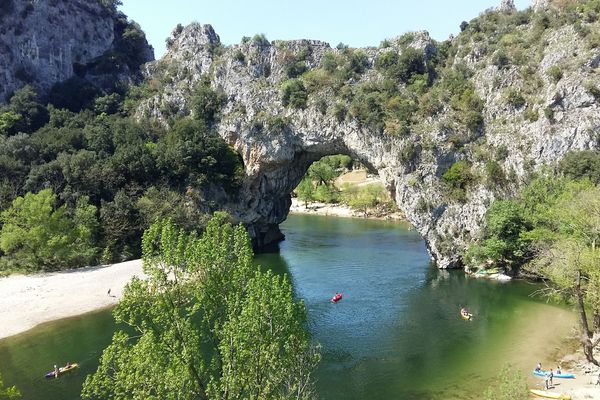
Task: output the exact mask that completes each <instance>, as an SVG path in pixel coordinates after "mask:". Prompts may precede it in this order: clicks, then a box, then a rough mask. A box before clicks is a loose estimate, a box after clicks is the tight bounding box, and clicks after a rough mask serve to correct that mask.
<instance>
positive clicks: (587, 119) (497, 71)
mask: <svg viewBox="0 0 600 400" xmlns="http://www.w3.org/2000/svg"><path fill="white" fill-rule="evenodd" d="M535 5H536V7H539V8H543V6H542V5H541V2H539V1H536V2H535ZM542 11H543V10H541V11H539V12H542ZM494 12H495V11H493V10H492V11H488V13H492V14H490V15H487V16H485V15H484V16H483V17H482V18H483V19H481V20H480V21H474V22H473V23H472V24H473V26H475V24H476V23H477V24H482V23H483V22H485V21H489V20H491V21H494V18H500V17H497V16H496V15H493V13H494ZM501 12H502V13H503V15H504V17H502V18H513V19H514V20H515V21H517V22H515V28H514V31H512V32H510V33H502V32H501V30H502V29H503V28H502V27H501V26H499V27H497V30H498V31H491V32H488V33H487V35H489V38H487V39H486V40H487V42H485V40H483V39H482V37H481V35H480V33H478V32H477V30H476V29H475V28H473V29H472V32H473V34H472V35H471V36H465V35H466V34H465V35H462V36H461V35H459V36H458V37H457V38H455V39H453V42H451V43H448V42H447V43H436V42H435V41H433V40H431V39H430V38H429V35H428V34H427V33H426V32H417V33H414V34H411V35H410V36H409V37H408V38H407V37H406V36H403V37H401V38H398V39H394V40H390V41H387V42H386V44H385V46H380V47H379V48H365V49H362V50H360V51H361V57H363V59H364V71H362V73H361V74H360V75H359V76H358V77H351V78H349V80H348V81H347V82H344V85H343V87H342V91H343V90H347V88H350V89H349V90H353V88H355V87H357V85H361V84H376V83H378V82H382V81H383V80H384V77H383V76H382V72H381V71H380V70H378V69H377V68H375V63H376V60H377V59H378V58H379V57H381V56H382V55H383V54H385V53H388V52H396V53H398V54H401V53H402V52H404V51H407V50H406V49H407V48H408V47H410V48H412V49H416V50H418V52H420V53H422V55H423V59H424V60H425V63H432V62H434V60H435V57H436V56H437V54H438V53H439V52H440V51H442V48H444V47H446V48H448V46H450V47H451V48H454V49H455V51H456V54H455V55H454V57H453V58H452V60H453V61H452V62H453V63H454V65H455V66H458V65H465V66H467V67H468V68H469V70H470V71H472V75H471V76H470V78H469V81H470V82H471V84H472V85H473V86H474V88H475V91H476V94H477V95H478V96H479V98H480V99H481V101H482V111H481V118H482V120H481V124H480V125H478V127H477V128H476V129H473V130H472V131H470V132H467V131H466V130H464V129H461V128H460V127H458V126H457V125H456V124H454V122H452V121H453V120H452V118H453V117H452V115H453V113H455V112H456V111H453V110H452V107H453V106H451V105H449V104H441V105H440V107H441V109H440V110H439V111H436V112H435V113H434V114H433V115H432V116H431V117H428V118H422V119H419V120H418V121H416V122H413V125H412V126H411V129H410V134H409V135H392V134H388V133H386V132H385V130H383V131H381V130H376V129H372V128H371V127H369V126H368V125H367V124H365V123H362V122H361V121H360V120H358V118H355V117H354V116H353V115H348V114H345V116H344V115H341V114H340V113H339V112H338V111H339V109H338V106H339V105H340V104H341V106H342V107H343V106H344V105H347V104H344V95H343V93H342V94H340V93H338V92H336V90H335V89H333V88H331V87H329V86H327V85H324V86H323V87H319V88H317V89H314V90H313V91H312V92H311V93H310V95H309V96H308V101H307V104H306V106H305V107H298V108H295V109H294V108H290V107H289V106H288V107H286V106H285V105H284V103H285V102H284V101H283V100H282V94H281V93H282V84H284V83H285V81H287V80H288V79H289V78H290V76H291V75H290V65H292V64H293V61H294V60H301V61H302V63H301V66H302V71H301V73H303V74H306V71H308V72H312V71H316V70H317V69H318V68H322V63H323V58H324V54H325V53H327V52H329V53H330V54H334V55H340V54H341V53H343V52H345V51H347V49H343V48H340V49H332V48H331V47H330V46H329V45H328V44H327V43H323V42H319V41H313V40H296V41H286V42H284V41H274V42H269V41H266V40H265V39H264V38H261V37H255V38H254V39H248V38H247V39H244V40H243V41H242V43H240V44H238V45H233V46H230V47H223V46H222V45H221V44H220V42H219V37H218V35H217V34H216V33H215V32H214V31H213V29H212V27H210V26H209V25H199V24H192V25H190V26H187V27H185V28H181V27H180V28H179V29H177V30H175V31H174V33H173V36H172V37H171V38H170V39H169V44H170V48H169V51H168V53H167V55H166V56H165V57H164V59H162V60H160V61H157V62H155V63H152V64H149V65H148V66H147V69H146V73H147V75H148V77H149V78H151V79H159V80H161V81H162V82H166V83H165V84H164V87H163V88H162V89H161V90H160V91H159V93H158V94H156V95H154V96H152V97H150V98H149V99H148V100H146V101H145V102H143V103H142V104H141V106H140V107H139V109H138V117H139V118H146V117H151V118H155V119H158V120H159V121H162V122H163V123H165V124H166V123H167V120H168V111H165V110H177V112H178V113H179V114H180V115H187V114H189V113H190V111H189V110H190V107H189V98H190V94H191V92H192V88H194V87H195V86H196V85H197V83H198V82H199V81H200V79H201V77H202V76H208V77H209V78H210V80H211V85H212V87H213V88H219V90H223V91H224V92H225V94H226V96H227V104H226V106H225V108H224V109H223V111H222V118H221V120H220V122H219V123H218V125H217V129H218V131H219V133H220V135H221V136H222V137H223V138H224V139H225V140H226V141H227V142H228V143H230V144H231V145H232V146H233V147H234V148H235V149H236V150H237V151H238V152H239V154H241V156H242V158H243V160H244V163H245V170H246V181H245V184H244V188H243V190H242V194H241V196H240V198H239V199H238V200H237V201H234V200H232V201H231V202H230V203H229V204H227V206H226V207H227V208H229V209H230V211H232V213H233V214H234V215H235V216H236V217H237V218H238V219H239V220H240V221H242V222H244V223H245V224H246V225H247V226H248V227H249V230H250V232H251V234H252V236H253V237H254V238H255V239H256V241H257V243H258V244H259V245H264V244H267V243H268V242H271V241H274V240H278V239H279V237H280V236H279V233H278V232H279V231H278V229H277V225H278V224H279V223H280V222H282V221H283V220H284V219H285V218H286V216H287V212H288V209H289V206H290V193H291V192H292V190H293V189H294V187H295V186H296V185H297V184H298V182H299V181H300V179H301V178H302V176H303V175H304V173H305V172H306V170H307V168H308V167H309V165H310V164H311V163H312V162H314V161H315V160H318V159H319V158H321V157H322V156H325V155H329V154H337V153H344V154H348V155H350V156H352V157H355V158H357V159H359V160H361V161H362V162H363V163H365V164H366V165H368V166H369V167H370V168H371V169H373V170H376V171H377V172H378V173H379V174H380V175H381V176H382V178H383V180H384V182H385V183H386V186H387V188H388V189H389V190H390V192H391V193H392V195H393V196H394V198H395V199H396V202H397V204H398V205H399V207H400V208H402V210H403V211H404V213H405V214H406V216H407V218H408V219H409V221H410V222H411V223H412V224H413V225H414V226H415V228H416V229H417V230H418V231H419V232H420V234H421V235H422V236H423V237H424V238H425V240H426V242H427V245H428V248H429V250H430V252H431V255H432V256H433V258H434V259H435V260H436V261H437V263H438V265H439V266H440V267H442V268H445V267H454V266H460V265H461V259H460V254H461V252H462V251H463V250H464V249H465V247H466V246H467V245H468V243H469V242H470V241H471V240H472V239H473V238H474V237H477V236H478V235H479V234H480V233H481V223H482V219H483V216H484V214H485V212H486V210H487V208H488V207H489V205H490V204H491V202H492V201H493V200H494V199H495V198H497V197H503V196H509V195H511V194H514V193H515V192H516V190H517V189H518V187H519V186H520V185H521V184H522V183H524V182H525V181H527V179H528V178H529V177H530V175H531V173H532V172H534V171H539V170H541V169H544V168H547V167H550V168H552V167H553V166H554V165H555V164H556V163H557V161H558V160H560V159H561V157H562V156H563V155H564V154H565V153H567V152H568V151H570V150H577V149H597V148H598V141H599V140H598V132H599V129H600V128H599V127H600V113H599V112H598V111H599V110H598V102H597V93H598V91H597V90H596V89H594V88H596V85H597V84H598V83H599V79H598V73H597V67H598V64H599V63H600V50H598V49H597V47H596V46H589V45H587V44H586V43H585V41H584V40H582V38H581V32H578V29H581V25H579V26H575V25H573V24H563V25H562V26H556V27H545V28H544V29H543V30H542V31H540V32H534V30H535V29H540V28H537V27H536V25H535V24H537V23H538V22H536V21H537V19H536V18H538V17H537V16H536V15H534V14H533V11H532V10H528V11H525V12H521V13H520V14H518V15H517V14H515V10H514V7H513V5H512V1H503V2H502V7H501ZM511 14H514V15H513V16H511ZM520 18H521V19H523V22H519V21H518V20H519V19H520ZM511 21H512V20H511ZM527 21H529V22H527ZM584 24H585V25H586V26H585V29H591V30H593V31H597V30H598V23H597V22H596V21H595V20H592V21H589V23H584ZM468 29H469V28H467V30H468ZM477 29H480V28H477ZM494 29H496V28H494ZM529 35H532V36H531V37H534V36H533V35H538V36H535V40H539V42H536V43H539V44H538V45H537V47H536V48H535V49H533V48H529V49H528V48H526V47H524V45H523V48H520V47H519V46H522V45H521V44H520V43H519V36H523V37H529ZM490 38H493V39H494V41H493V42H492V41H491V39H490ZM503 40H506V41H508V40H512V41H514V42H516V43H517V44H515V45H514V46H513V47H506V46H505V47H498V46H496V48H493V47H492V46H491V45H490V43H502V41H503ZM532 40H533V39H532ZM503 49H504V50H505V49H510V50H511V51H512V50H514V51H515V54H516V55H515V56H512V55H511V57H515V59H516V57H517V56H519V57H521V59H522V60H523V61H520V62H519V63H517V62H512V63H511V62H507V63H504V62H503V58H502V57H503V55H502V54H500V52H501V51H504V50H503ZM528 52H530V53H531V54H528ZM511 54H512V53H511ZM290 59H291V60H292V64H290ZM317 73H320V72H319V71H317V72H316V73H315V75H316V74H317ZM302 76H308V77H309V78H312V75H310V74H309V75H302ZM303 82H304V84H305V85H310V84H311V82H312V81H311V80H310V79H308V78H306V79H304V80H303ZM532 82H533V83H532ZM403 87H404V86H402V84H400V85H399V86H398V90H399V93H402V92H401V90H403V89H402V88H403ZM595 90H596V91H595ZM515 91H516V92H517V94H518V95H517V96H515V93H514V92H515ZM521 93H523V94H524V95H523V96H521ZM340 115H341V116H340ZM457 137H458V139H457ZM457 141H458V142H459V143H457ZM492 154H501V155H500V156H494V155H492ZM459 160H465V161H466V162H467V163H468V164H469V165H471V171H472V174H473V176H474V177H475V178H477V179H475V178H474V179H473V182H471V183H470V184H469V186H468V187H467V188H466V194H465V197H464V198H462V199H460V200H457V199H453V198H452V197H451V196H449V193H448V192H449V188H448V185H446V184H445V183H444V181H443V179H442V175H443V174H444V172H446V171H447V170H448V168H449V167H450V166H451V165H453V164H454V163H456V162H457V161H459ZM493 163H496V164H497V165H498V167H499V168H500V171H499V172H497V173H498V174H501V175H502V176H503V180H504V181H503V183H500V182H499V181H498V182H496V181H495V178H494V176H493V173H492V176H488V178H485V176H484V175H485V174H486V172H485V171H486V168H487V167H488V164H493ZM490 179H491V180H492V181H493V182H490Z"/></svg>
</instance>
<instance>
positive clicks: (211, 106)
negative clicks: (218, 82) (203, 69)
mask: <svg viewBox="0 0 600 400" xmlns="http://www.w3.org/2000/svg"><path fill="white" fill-rule="evenodd" d="M190 102H191V107H190V108H191V110H192V113H193V115H194V118H196V119H198V120H200V121H204V122H205V123H207V124H209V125H210V124H212V123H213V122H215V121H216V120H217V116H218V114H219V112H220V110H221V108H222V107H223V105H224V104H225V103H226V102H227V96H226V95H225V92H223V90H221V89H217V90H214V89H213V88H211V86H210V80H208V78H203V79H202V80H201V81H200V83H199V84H198V86H197V87H196V88H195V89H194V91H193V93H192V97H191V101H190Z"/></svg>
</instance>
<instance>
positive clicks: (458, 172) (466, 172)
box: [442, 160, 473, 189]
mask: <svg viewBox="0 0 600 400" xmlns="http://www.w3.org/2000/svg"><path fill="white" fill-rule="evenodd" d="M442 181H444V182H445V183H446V184H447V185H448V186H450V187H451V188H453V189H465V188H466V187H467V185H469V184H470V183H471V182H472V181H473V174H472V173H471V164H469V162H468V161H465V160H460V161H457V162H455V163H454V164H452V165H451V166H450V168H448V170H447V171H446V172H444V174H443V175H442Z"/></svg>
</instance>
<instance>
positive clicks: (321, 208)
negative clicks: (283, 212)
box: [290, 198, 405, 221]
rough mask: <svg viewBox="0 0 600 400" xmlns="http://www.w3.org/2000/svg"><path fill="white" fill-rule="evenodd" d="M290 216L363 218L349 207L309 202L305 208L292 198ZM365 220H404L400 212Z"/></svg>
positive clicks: (302, 203) (370, 216)
mask: <svg viewBox="0 0 600 400" xmlns="http://www.w3.org/2000/svg"><path fill="white" fill-rule="evenodd" d="M290 214H311V215H323V216H330V217H342V218H364V216H363V213H362V212H358V211H354V210H352V209H351V208H350V207H348V206H346V205H343V204H329V203H320V202H310V203H308V205H306V206H305V205H304V202H303V201H300V200H298V199H297V198H292V205H291V207H290ZM367 218H368V219H381V220H386V219H391V220H399V221H404V220H405V218H404V215H403V214H402V213H401V212H395V213H392V214H388V215H385V216H382V217H378V216H373V215H368V216H367Z"/></svg>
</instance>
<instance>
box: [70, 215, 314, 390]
mask: <svg viewBox="0 0 600 400" xmlns="http://www.w3.org/2000/svg"><path fill="white" fill-rule="evenodd" d="M143 260H144V270H145V272H146V273H147V274H148V276H149V278H148V279H146V280H140V279H134V280H133V281H132V282H131V283H129V284H128V286H127V288H126V289H125V294H124V296H123V299H122V300H121V302H120V303H119V305H118V306H117V307H116V309H115V310H114V315H115V318H116V320H117V321H118V322H124V323H126V324H127V325H129V326H130V327H131V329H132V330H133V331H134V334H133V335H131V334H128V333H125V332H123V331H119V332H117V333H115V335H114V336H113V341H112V344H111V345H109V347H108V348H107V349H106V350H105V351H104V353H103V355H102V358H101V361H100V366H99V367H98V370H97V372H96V373H94V374H93V375H90V376H89V377H88V378H87V380H86V382H85V384H84V388H83V393H82V397H83V398H84V399H107V398H113V399H147V398H178V399H241V398H245V399H246V398H256V399H268V398H278V399H309V398H312V396H313V388H312V378H311V373H312V370H313V368H314V367H315V366H316V364H317V363H318V361H319V358H320V356H319V354H318V351H317V349H315V348H314V347H313V346H312V345H311V344H310V338H309V335H308V332H307V330H306V311H305V308H304V305H303V303H302V302H301V301H296V300H294V298H293V297H294V296H293V290H292V286H291V283H290V282H289V280H288V279H287V277H285V276H278V275H274V274H273V273H272V272H270V271H268V272H263V271H262V270H261V269H260V268H258V267H257V266H255V265H253V262H252V260H253V253H252V249H251V246H250V241H249V238H248V234H247V233H246V231H245V229H244V228H243V227H242V226H237V227H233V226H232V225H231V224H229V223H227V222H226V216H225V215H223V214H220V213H216V214H215V217H214V218H213V219H212V220H211V221H210V222H209V223H208V225H207V227H206V231H205V233H204V235H202V236H201V237H197V236H196V235H195V234H191V235H189V234H186V233H185V232H184V231H183V230H180V229H178V228H177V227H175V226H174V225H173V223H171V222H170V221H163V222H156V223H154V224H153V225H152V226H151V227H150V228H149V229H148V230H147V231H146V232H145V234H144V239H143Z"/></svg>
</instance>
